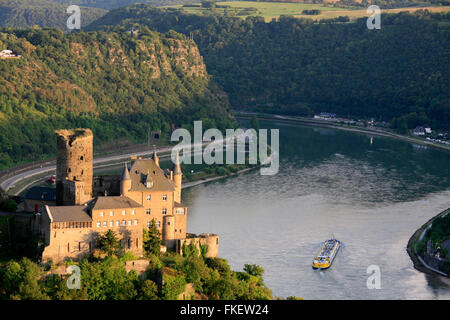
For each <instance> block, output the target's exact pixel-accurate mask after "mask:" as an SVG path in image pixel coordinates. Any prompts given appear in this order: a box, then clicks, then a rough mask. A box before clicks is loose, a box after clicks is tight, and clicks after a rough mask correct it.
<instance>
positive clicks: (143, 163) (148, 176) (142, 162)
mask: <svg viewBox="0 0 450 320" xmlns="http://www.w3.org/2000/svg"><path fill="white" fill-rule="evenodd" d="M130 177H131V189H130V191H173V190H175V188H174V186H173V183H172V181H171V180H170V179H169V178H168V177H167V176H166V175H165V174H164V171H163V170H162V169H161V168H160V167H159V166H157V165H156V163H155V161H154V160H153V159H136V160H135V161H134V163H133V165H132V166H131V169H130ZM148 182H151V183H150V184H148Z"/></svg>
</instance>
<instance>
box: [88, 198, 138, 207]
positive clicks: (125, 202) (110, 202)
mask: <svg viewBox="0 0 450 320" xmlns="http://www.w3.org/2000/svg"><path fill="white" fill-rule="evenodd" d="M90 207H91V209H92V210H104V209H127V208H142V205H140V204H139V203H137V202H136V201H134V200H133V199H130V198H128V197H126V196H111V197H97V198H95V199H94V200H92V202H91V203H90Z"/></svg>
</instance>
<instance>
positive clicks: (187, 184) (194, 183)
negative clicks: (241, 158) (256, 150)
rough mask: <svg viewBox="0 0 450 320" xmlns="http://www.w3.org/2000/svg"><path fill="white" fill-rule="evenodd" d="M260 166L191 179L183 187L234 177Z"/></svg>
mask: <svg viewBox="0 0 450 320" xmlns="http://www.w3.org/2000/svg"><path fill="white" fill-rule="evenodd" d="M259 167H260V165H255V166H254V167H249V168H245V169H242V170H239V171H236V172H233V173H230V174H227V175H223V176H213V177H210V178H206V179H199V180H195V181H189V182H186V183H183V186H182V187H181V188H182V189H186V188H191V187H195V186H198V185H200V184H203V183H207V182H211V181H216V180H221V179H225V178H230V177H234V176H237V175H240V174H242V173H245V172H248V171H251V170H254V169H257V168H259Z"/></svg>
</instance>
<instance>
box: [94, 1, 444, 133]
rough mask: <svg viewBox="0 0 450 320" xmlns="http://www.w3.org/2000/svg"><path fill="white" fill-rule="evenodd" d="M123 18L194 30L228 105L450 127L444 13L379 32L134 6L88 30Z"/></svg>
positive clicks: (387, 20) (385, 22)
mask: <svg viewBox="0 0 450 320" xmlns="http://www.w3.org/2000/svg"><path fill="white" fill-rule="evenodd" d="M120 21H121V23H122V24H124V25H133V24H141V25H146V26H149V27H150V28H151V29H155V30H158V31H161V32H165V31H167V30H169V29H174V30H176V31H178V32H181V33H184V34H186V35H187V34H189V33H190V32H193V35H194V40H195V42H196V43H197V44H198V46H199V49H200V52H201V54H202V55H203V56H204V58H205V63H206V66H207V69H208V72H209V73H211V74H212V75H213V76H214V79H215V80H216V81H217V82H218V83H219V84H220V85H221V86H222V87H223V88H224V90H225V91H226V92H227V93H228V94H229V97H230V102H231V104H232V105H233V107H234V108H244V109H245V108H248V107H249V106H260V107H261V106H263V107H264V106H265V107H266V108H268V109H270V110H272V111H273V110H275V111H279V110H281V109H283V110H289V112H291V113H297V114H303V115H306V114H310V113H311V112H312V111H316V112H317V111H330V112H336V113H338V114H340V115H353V116H363V117H375V118H377V119H384V120H390V121H391V120H392V121H393V123H394V124H395V125H397V126H400V125H405V124H406V125H408V126H409V127H414V126H415V125H419V124H424V123H427V124H430V125H432V126H434V127H441V128H450V78H449V77H450V76H449V74H450V56H449V50H450V28H449V26H450V15H449V14H431V13H429V12H427V11H423V10H422V11H417V12H415V13H414V14H409V13H400V14H389V15H383V16H382V27H381V29H380V30H369V29H367V26H366V19H359V20H357V21H356V22H355V23H339V21H336V20H325V21H323V20H322V21H321V22H320V23H313V22H312V20H309V19H294V18H290V17H283V16H282V17H281V18H280V19H279V21H272V22H270V23H265V22H264V20H263V19H262V18H259V17H249V18H247V19H245V20H242V19H239V18H232V17H223V16H212V15H211V16H198V15H189V14H185V13H183V12H181V11H178V10H172V9H167V10H164V9H157V8H152V7H149V6H145V5H135V6H131V7H126V8H120V9H116V10H112V11H110V12H109V13H108V14H107V15H105V16H104V17H102V18H100V19H99V20H98V21H96V22H95V23H93V25H91V28H93V29H96V28H106V29H107V28H108V25H112V24H117V23H119V22H120Z"/></svg>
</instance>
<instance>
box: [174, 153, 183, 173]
mask: <svg viewBox="0 0 450 320" xmlns="http://www.w3.org/2000/svg"><path fill="white" fill-rule="evenodd" d="M181 173H182V172H181V166H180V158H179V157H178V153H177V157H176V159H175V163H174V165H173V174H181Z"/></svg>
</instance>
